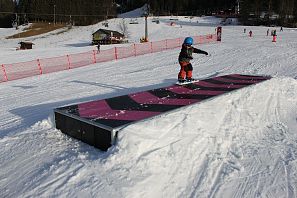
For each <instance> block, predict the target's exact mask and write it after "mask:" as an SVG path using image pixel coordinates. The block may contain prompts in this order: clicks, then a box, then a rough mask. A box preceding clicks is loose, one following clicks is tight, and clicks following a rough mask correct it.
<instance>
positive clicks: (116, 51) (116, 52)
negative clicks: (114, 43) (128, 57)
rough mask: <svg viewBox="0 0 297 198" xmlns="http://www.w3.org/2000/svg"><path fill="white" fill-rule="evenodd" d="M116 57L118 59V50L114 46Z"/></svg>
mask: <svg viewBox="0 0 297 198" xmlns="http://www.w3.org/2000/svg"><path fill="white" fill-rule="evenodd" d="M114 57H115V59H116V60H118V50H117V48H116V47H115V48H114Z"/></svg>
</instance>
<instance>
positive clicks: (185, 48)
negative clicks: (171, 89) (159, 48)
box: [178, 37, 208, 83]
mask: <svg viewBox="0 0 297 198" xmlns="http://www.w3.org/2000/svg"><path fill="white" fill-rule="evenodd" d="M192 45H193V38H192V37H186V38H185V40H184V42H183V45H182V48H181V51H180V53H179V56H178V62H179V65H180V71H179V73H178V82H181V83H182V82H186V81H193V80H194V79H193V78H192V71H193V66H192V64H191V63H190V61H191V60H192V59H193V56H192V54H193V53H197V54H205V55H208V53H207V52H205V51H203V50H200V49H197V48H194V47H193V46H192Z"/></svg>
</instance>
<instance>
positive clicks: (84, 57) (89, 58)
mask: <svg viewBox="0 0 297 198" xmlns="http://www.w3.org/2000/svg"><path fill="white" fill-rule="evenodd" d="M69 61H70V68H71V69H72V68H77V67H82V66H86V65H90V64H93V63H95V57H94V53H93V51H89V52H84V53H79V54H70V55H69Z"/></svg>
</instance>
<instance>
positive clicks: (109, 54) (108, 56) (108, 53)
mask: <svg viewBox="0 0 297 198" xmlns="http://www.w3.org/2000/svg"><path fill="white" fill-rule="evenodd" d="M94 54H95V60H96V63H101V62H106V61H112V60H115V59H116V56H115V49H114V48H112V49H107V50H100V52H98V51H96V50H95V51H94Z"/></svg>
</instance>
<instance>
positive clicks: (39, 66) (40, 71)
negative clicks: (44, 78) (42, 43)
mask: <svg viewBox="0 0 297 198" xmlns="http://www.w3.org/2000/svg"><path fill="white" fill-rule="evenodd" d="M37 64H38V69H39V73H40V75H41V74H42V68H41V64H40V60H39V59H37Z"/></svg>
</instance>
